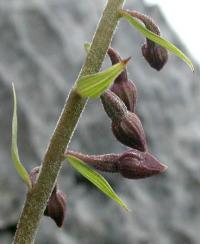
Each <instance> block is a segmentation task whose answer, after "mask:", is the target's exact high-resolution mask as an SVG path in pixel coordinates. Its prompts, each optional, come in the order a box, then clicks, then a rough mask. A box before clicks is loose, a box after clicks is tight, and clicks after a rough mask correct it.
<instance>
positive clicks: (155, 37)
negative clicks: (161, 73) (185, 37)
mask: <svg viewBox="0 0 200 244" xmlns="http://www.w3.org/2000/svg"><path fill="white" fill-rule="evenodd" d="M120 14H121V16H122V17H124V18H125V19H126V20H127V21H128V22H129V23H130V24H132V25H133V26H134V27H135V28H136V29H138V30H139V31H140V32H141V33H142V34H144V35H145V36H146V37H147V38H148V39H150V40H151V41H153V42H155V43H157V44H159V45H160V46H162V47H165V48H166V49H167V50H169V51H170V52H172V53H174V54H175V55H176V56H178V57H179V58H180V59H182V60H183V61H184V62H185V63H186V64H187V65H188V66H189V67H190V68H191V70H192V71H194V66H193V64H192V62H191V60H190V59H189V58H188V57H187V56H186V55H185V54H184V53H183V52H182V51H181V50H179V49H178V48H177V47H176V46H175V45H174V44H172V43H171V42H169V41H167V40H166V39H164V38H162V37H160V36H158V35H157V34H155V33H153V32H152V31H150V30H148V29H147V28H146V27H144V26H143V25H142V24H141V23H140V22H139V21H137V20H136V19H135V18H134V17H132V16H131V15H130V14H129V13H128V12H126V11H125V10H121V11H120Z"/></svg>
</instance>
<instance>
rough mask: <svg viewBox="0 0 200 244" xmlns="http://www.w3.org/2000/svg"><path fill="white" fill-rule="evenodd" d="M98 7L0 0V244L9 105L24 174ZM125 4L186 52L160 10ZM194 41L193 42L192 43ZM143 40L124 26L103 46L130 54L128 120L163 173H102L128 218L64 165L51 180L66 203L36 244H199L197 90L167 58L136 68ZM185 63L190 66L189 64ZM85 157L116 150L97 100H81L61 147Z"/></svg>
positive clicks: (9, 215)
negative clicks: (132, 112) (58, 221)
mask: <svg viewBox="0 0 200 244" xmlns="http://www.w3.org/2000/svg"><path fill="white" fill-rule="evenodd" d="M105 2H106V1H105V0H95V1H94V0H93V1H91V0H79V1H72V0H40V1H39V0H29V1H26V0H7V1H6V0H5V1H0V243H1V244H7V243H11V240H12V235H13V231H14V229H15V225H16V223H17V219H18V216H19V214H20V209H21V206H22V203H23V201H24V197H25V187H24V185H23V184H22V182H21V180H20V179H19V177H18V175H17V174H16V172H15V169H14V168H13V165H12V162H11V159H10V140H11V137H10V135H11V118H12V94H11V82H14V83H15V86H16V91H17V98H18V118H19V151H20V155H21V159H22V162H24V165H25V166H26V168H27V169H28V170H31V169H32V168H33V167H35V166H36V165H38V163H39V162H40V160H41V158H42V155H43V154H44V152H45V149H46V146H47V143H48V141H49V139H50V136H51V133H52V131H53V129H54V127H55V123H56V120H57V118H58V115H59V113H60V112H61V109H62V105H63V103H64V101H65V97H66V95H67V93H68V91H69V89H70V87H71V85H72V84H73V82H74V80H75V79H76V77H77V74H78V72H79V70H80V68H81V65H82V63H83V60H84V58H85V52H84V49H83V43H84V42H86V41H90V40H91V38H92V35H93V32H94V30H95V27H96V24H97V22H98V19H99V17H100V14H101V12H102V10H103V6H104V4H105ZM127 6H128V7H129V8H130V9H131V8H135V9H137V10H140V11H142V12H144V13H147V14H149V15H151V16H152V17H153V18H154V19H155V20H156V21H157V23H159V25H160V28H161V30H162V34H163V36H165V37H166V38H167V39H169V40H170V41H172V42H173V43H174V44H175V45H177V46H178V47H179V48H181V49H182V50H183V51H185V52H186V53H187V51H186V50H185V48H184V45H183V44H182V43H183V42H181V41H180V40H179V38H178V37H177V35H176V34H175V31H173V30H172V28H171V27H169V25H168V23H167V22H166V20H165V19H164V17H163V15H162V13H161V12H160V10H159V9H158V8H157V7H156V6H154V7H149V6H145V4H144V2H143V1H141V0H139V1H136V0H129V1H127ZM194 38H195V37H194ZM143 41H144V38H143V37H142V36H141V35H140V33H139V32H138V31H137V30H134V29H132V28H131V27H130V26H129V25H128V24H127V23H126V22H125V21H122V22H121V23H120V25H119V28H118V31H117V33H116V35H115V37H114V40H113V46H114V47H115V48H117V49H118V50H119V51H120V53H121V54H122V56H123V57H127V56H130V55H131V56H132V61H131V62H130V64H129V67H128V68H129V75H130V78H131V79H132V80H134V82H135V84H136V85H137V87H138V91H139V100H138V105H137V113H138V114H139V115H140V118H141V120H142V122H143V126H144V129H145V132H146V136H147V139H148V145H149V148H150V151H151V152H152V153H153V154H154V155H156V156H157V157H158V158H159V159H160V160H161V161H163V162H164V163H166V164H167V165H168V166H169V169H168V171H167V172H166V173H165V174H163V175H160V176H157V177H152V178H150V179H146V180H139V181H131V180H125V179H122V178H121V177H119V176H118V175H106V177H107V178H108V180H109V182H110V183H111V185H112V186H113V187H114V189H115V190H116V191H117V193H118V194H119V195H120V197H121V198H122V199H123V200H124V201H125V202H127V204H128V205H129V207H130V209H132V212H131V213H126V212H124V211H123V210H122V209H121V208H119V207H118V206H117V205H116V204H115V203H114V202H112V201H111V200H109V199H108V198H106V197H105V196H104V195H103V194H101V193H100V192H98V191H97V190H96V189H95V188H94V187H93V186H91V185H90V184H88V182H87V181H86V180H84V179H83V178H82V177H81V176H79V175H78V174H77V173H76V172H74V171H73V169H71V168H70V167H69V166H68V165H67V163H66V165H65V166H64V167H63V170H62V172H61V176H60V177H59V182H60V187H61V188H62V190H63V191H64V192H66V194H67V196H68V211H67V218H66V221H65V224H64V228H63V229H62V230H60V229H57V228H56V226H55V224H54V223H53V222H52V221H51V220H50V219H49V218H43V220H42V223H41V226H40V230H39V233H38V236H37V240H36V243H37V244H47V243H48V244H54V243H58V244H64V243H67V244H78V243H82V244H94V243H96V244H112V243H113V244H121V243H123V244H133V243H134V244H199V240H200V232H199V229H200V211H199V206H200V194H199V188H200V174H199V173H200V164H199V158H200V150H199V148H200V113H199V111H200V96H199V94H200V82H199V74H200V72H199V67H198V66H197V65H196V72H195V73H194V74H192V73H191V72H190V70H189V68H188V67H187V66H186V65H185V64H184V63H183V62H182V61H180V60H179V59H178V58H176V57H175V56H173V55H170V58H169V62H168V64H167V65H166V66H165V67H164V69H163V70H162V71H161V72H156V71H154V70H153V69H151V68H150V67H149V66H148V64H147V63H146V62H145V61H144V59H143V57H142V55H141V51H140V46H141V45H142V43H143ZM194 63H195V61H194ZM70 147H71V148H73V149H77V150H80V151H82V152H88V153H103V152H106V153H109V152H120V151H122V150H124V147H123V146H122V145H121V144H120V143H118V142H117V141H116V140H115V139H114V137H113V135H112V133H111V132H110V121H109V120H108V118H107V117H106V115H105V113H104V111H103V109H102V106H101V104H100V102H99V100H95V101H90V102H89V104H88V106H87V108H86V111H85V113H84V114H83V116H82V118H81V120H80V123H79V125H78V128H77V131H76V133H75V136H74V138H73V140H72V143H71V146H70Z"/></svg>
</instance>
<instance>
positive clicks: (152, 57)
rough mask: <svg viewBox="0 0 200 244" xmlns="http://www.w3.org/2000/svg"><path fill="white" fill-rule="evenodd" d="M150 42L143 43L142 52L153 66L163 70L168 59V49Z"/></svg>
mask: <svg viewBox="0 0 200 244" xmlns="http://www.w3.org/2000/svg"><path fill="white" fill-rule="evenodd" d="M148 43H149V42H147V43H145V44H143V46H142V54H143V56H144V57H145V59H146V60H147V62H148V63H149V64H150V66H151V67H152V68H154V69H156V70H161V69H162V67H163V66H164V65H165V63H166V62H167V60H168V53H167V50H166V49H165V48H164V47H161V46H160V45H158V44H156V43H153V44H151V45H149V44H148Z"/></svg>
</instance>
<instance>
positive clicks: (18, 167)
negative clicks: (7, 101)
mask: <svg viewBox="0 0 200 244" xmlns="http://www.w3.org/2000/svg"><path fill="white" fill-rule="evenodd" d="M12 87H13V100H14V107H13V120H12V146H11V156H12V161H13V163H14V166H15V168H16V170H17V172H18V174H19V176H20V177H21V178H22V180H23V181H24V182H25V183H26V184H27V185H28V187H29V189H30V188H31V181H30V178H29V174H28V172H27V171H26V169H25V168H24V166H23V165H22V163H21V162H20V159H19V153H18V147H17V99H16V94H15V87H14V84H12Z"/></svg>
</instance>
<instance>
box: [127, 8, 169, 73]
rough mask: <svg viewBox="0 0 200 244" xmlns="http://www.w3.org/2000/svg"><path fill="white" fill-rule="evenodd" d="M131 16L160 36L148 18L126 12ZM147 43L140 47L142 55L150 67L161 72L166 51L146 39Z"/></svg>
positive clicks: (165, 60)
mask: <svg viewBox="0 0 200 244" xmlns="http://www.w3.org/2000/svg"><path fill="white" fill-rule="evenodd" d="M126 12H127V13H129V14H130V15H131V16H133V17H135V18H137V19H139V20H140V21H142V22H143V23H144V25H145V26H146V28H147V29H148V30H150V31H152V32H153V33H155V34H157V35H159V36H160V30H159V28H158V26H157V25H156V23H155V22H154V21H153V19H152V18H150V17H149V16H147V15H145V14H142V13H140V12H138V11H126ZM146 40H147V42H146V43H144V45H143V46H142V54H143V56H144V58H145V59H146V60H147V62H148V63H149V64H150V66H151V67H152V68H154V69H156V70H161V69H162V67H163V66H164V65H165V63H166V62H167V60H168V52H167V49H165V48H164V47H161V46H160V45H158V44H157V43H155V42H153V41H151V40H149V39H148V38H146Z"/></svg>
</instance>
